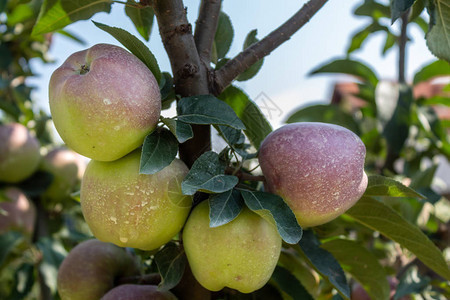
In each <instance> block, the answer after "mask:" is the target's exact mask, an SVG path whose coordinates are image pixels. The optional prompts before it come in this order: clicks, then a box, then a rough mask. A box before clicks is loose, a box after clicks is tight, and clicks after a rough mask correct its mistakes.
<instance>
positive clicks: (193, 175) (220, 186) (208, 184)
mask: <svg viewBox="0 0 450 300" xmlns="http://www.w3.org/2000/svg"><path fill="white" fill-rule="evenodd" d="M224 174H225V165H223V164H222V163H221V162H220V160H219V155H218V154H217V153H215V152H212V151H209V152H205V153H203V154H202V155H201V156H200V157H199V158H197V160H196V161H195V162H194V164H193V165H192V167H191V169H190V170H189V173H188V174H187V175H186V177H185V178H184V180H183V182H182V183H181V190H182V192H183V194H184V195H193V194H195V192H196V191H202V192H211V193H223V192H226V191H229V190H231V189H232V188H234V186H235V185H236V184H238V181H239V180H238V178H237V177H236V176H232V175H224Z"/></svg>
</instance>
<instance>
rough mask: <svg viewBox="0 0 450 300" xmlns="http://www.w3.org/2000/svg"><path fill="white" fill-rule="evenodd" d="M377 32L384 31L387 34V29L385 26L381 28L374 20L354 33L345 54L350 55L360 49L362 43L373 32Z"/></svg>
mask: <svg viewBox="0 0 450 300" xmlns="http://www.w3.org/2000/svg"><path fill="white" fill-rule="evenodd" d="M377 31H386V32H389V29H388V28H387V27H386V26H382V25H380V24H379V23H378V21H376V20H374V21H373V23H372V24H370V25H369V26H367V27H365V28H363V29H361V30H360V31H358V32H357V33H355V34H354V35H353V37H352V39H351V43H350V46H349V47H348V49H347V53H348V54H350V53H352V52H353V51H355V50H357V49H359V48H361V46H362V44H363V42H364V41H365V40H366V39H367V37H368V36H369V35H370V34H371V33H374V32H377Z"/></svg>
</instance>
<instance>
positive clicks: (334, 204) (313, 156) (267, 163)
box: [259, 122, 367, 227]
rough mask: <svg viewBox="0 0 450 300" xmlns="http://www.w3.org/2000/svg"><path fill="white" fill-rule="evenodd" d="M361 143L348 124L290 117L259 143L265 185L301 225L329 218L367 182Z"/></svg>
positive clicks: (358, 194)
mask: <svg viewBox="0 0 450 300" xmlns="http://www.w3.org/2000/svg"><path fill="white" fill-rule="evenodd" d="M365 155H366V148H365V146H364V144H363V142H362V141H361V139H360V138H359V137H358V136H357V135H356V134H354V133H353V132H351V131H350V130H348V129H346V128H344V127H341V126H338V125H332V124H325V123H309V122H304V123H294V124H288V125H285V126H283V127H281V128H279V129H277V130H275V131H274V132H272V133H270V134H269V135H268V136H267V137H266V138H265V140H264V141H263V142H262V144H261V147H260V149H259V163H260V166H261V170H262V172H263V174H264V176H265V180H266V183H265V184H266V188H267V189H268V191H269V192H272V193H274V194H278V195H279V196H281V197H282V198H283V199H284V201H286V203H287V204H288V205H289V206H290V208H291V209H292V210H293V212H294V214H295V215H296V217H297V221H298V223H299V224H300V225H301V226H303V227H310V226H316V225H320V224H324V223H326V222H329V221H331V220H333V219H335V218H336V217H338V216H339V215H341V214H343V213H344V212H345V211H346V210H347V209H349V208H350V207H351V206H353V204H355V202H356V201H358V200H359V198H361V196H362V195H363V193H364V191H365V190H366V187H367V175H366V173H365V172H364V159H365Z"/></svg>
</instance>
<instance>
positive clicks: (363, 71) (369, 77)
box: [309, 59, 378, 86]
mask: <svg viewBox="0 0 450 300" xmlns="http://www.w3.org/2000/svg"><path fill="white" fill-rule="evenodd" d="M320 73H341V74H348V75H353V76H356V77H358V78H360V79H362V80H363V81H365V82H367V83H370V84H372V86H376V85H377V83H378V77H377V75H376V74H375V73H374V71H372V69H370V68H369V67H368V66H366V65H365V64H363V63H362V62H359V61H356V60H351V59H337V60H333V61H331V62H328V63H325V64H324V65H322V66H320V67H318V68H317V69H315V70H313V71H311V72H310V73H309V75H315V74H320Z"/></svg>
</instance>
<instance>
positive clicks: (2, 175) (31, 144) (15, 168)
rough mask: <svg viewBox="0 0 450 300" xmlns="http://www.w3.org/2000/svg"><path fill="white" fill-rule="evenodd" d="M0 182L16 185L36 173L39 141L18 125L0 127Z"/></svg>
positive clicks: (39, 156)
mask: <svg viewBox="0 0 450 300" xmlns="http://www.w3.org/2000/svg"><path fill="white" fill-rule="evenodd" d="M0 141H1V142H0V181H4V182H9V183H16V182H20V181H22V180H24V179H26V178H28V177H29V176H30V175H31V174H33V173H34V171H36V169H37V167H38V165H39V161H40V159H41V155H40V153H39V148H40V144H39V141H38V140H37V139H36V138H35V137H34V136H32V135H31V133H30V132H29V131H28V129H27V128H26V127H25V126H23V125H22V124H19V123H11V124H6V125H1V126H0Z"/></svg>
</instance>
